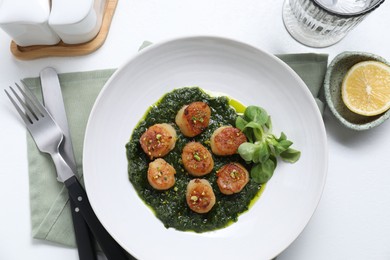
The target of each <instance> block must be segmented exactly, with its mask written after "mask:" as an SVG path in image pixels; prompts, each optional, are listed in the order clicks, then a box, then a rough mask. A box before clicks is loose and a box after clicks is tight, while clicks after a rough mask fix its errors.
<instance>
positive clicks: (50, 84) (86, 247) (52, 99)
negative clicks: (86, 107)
mask: <svg viewBox="0 0 390 260" xmlns="http://www.w3.org/2000/svg"><path fill="white" fill-rule="evenodd" d="M40 79H41V86H42V95H43V100H44V104H45V107H46V108H47V110H48V111H49V113H50V114H51V115H52V117H53V118H54V120H55V121H56V122H57V124H58V126H59V127H60V128H61V130H62V132H63V134H64V140H63V141H62V143H61V146H60V153H61V155H62V157H63V158H64V160H65V162H66V163H67V164H68V165H69V167H70V168H71V169H72V171H73V172H77V166H76V160H75V157H74V152H73V145H72V140H71V136H70V131H69V127H68V119H67V116H66V111H65V107H64V104H63V97H62V91H61V86H60V82H59V79H58V75H57V72H56V70H55V69H53V68H45V69H43V70H42V71H41V72H40ZM69 202H70V207H71V212H72V220H73V226H74V231H75V236H76V244H77V249H78V254H79V258H80V260H96V259H97V258H96V251H95V248H94V243H93V239H92V236H91V233H90V230H89V228H88V225H87V223H86V222H85V220H84V218H83V216H82V215H81V214H80V213H79V212H77V211H76V208H77V206H76V204H75V203H74V201H73V200H72V199H70V200H69Z"/></svg>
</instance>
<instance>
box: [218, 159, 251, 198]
mask: <svg viewBox="0 0 390 260" xmlns="http://www.w3.org/2000/svg"><path fill="white" fill-rule="evenodd" d="M248 182H249V173H248V171H247V170H246V169H245V167H244V166H242V165H241V164H239V163H228V164H225V165H224V166H222V167H221V168H220V169H219V170H218V171H217V184H218V187H219V190H220V191H221V192H222V193H223V194H226V195H231V194H234V193H238V192H240V191H242V189H243V188H244V187H245V185H246V184H247V183H248Z"/></svg>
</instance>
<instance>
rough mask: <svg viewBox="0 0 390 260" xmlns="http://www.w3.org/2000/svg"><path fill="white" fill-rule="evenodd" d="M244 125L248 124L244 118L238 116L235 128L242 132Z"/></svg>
mask: <svg viewBox="0 0 390 260" xmlns="http://www.w3.org/2000/svg"><path fill="white" fill-rule="evenodd" d="M246 124H248V122H247V121H246V120H245V119H244V118H242V117H241V116H238V117H237V118H236V127H237V128H238V129H240V130H241V131H243V130H244V128H245V126H246Z"/></svg>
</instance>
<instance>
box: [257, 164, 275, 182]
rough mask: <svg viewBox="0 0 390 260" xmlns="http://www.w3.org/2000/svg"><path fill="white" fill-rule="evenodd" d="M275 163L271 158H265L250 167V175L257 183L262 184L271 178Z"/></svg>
mask: <svg viewBox="0 0 390 260" xmlns="http://www.w3.org/2000/svg"><path fill="white" fill-rule="evenodd" d="M275 167H276V165H275V163H274V161H273V160H272V159H268V160H266V161H265V162H264V163H258V164H256V165H255V166H253V167H252V169H251V177H252V178H253V180H254V181H255V182H257V183H260V184H263V183H266V182H267V181H268V180H269V179H271V177H272V175H273V173H274V171H275Z"/></svg>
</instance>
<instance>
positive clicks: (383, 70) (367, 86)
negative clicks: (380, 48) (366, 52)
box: [341, 61, 390, 116]
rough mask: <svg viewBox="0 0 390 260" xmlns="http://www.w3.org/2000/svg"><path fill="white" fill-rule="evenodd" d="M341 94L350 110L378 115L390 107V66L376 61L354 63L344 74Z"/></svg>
mask: <svg viewBox="0 0 390 260" xmlns="http://www.w3.org/2000/svg"><path fill="white" fill-rule="evenodd" d="M341 96H342V99H343V102H344V104H345V105H346V106H347V107H348V108H349V109H350V110H351V111H352V112H355V113H357V114H360V115H364V116H375V115H379V114H381V113H383V112H385V111H386V110H388V109H389V108H390V66H388V65H386V64H384V63H382V62H378V61H363V62H359V63H357V64H355V65H354V66H353V67H352V68H351V69H350V70H349V71H348V72H347V74H346V75H345V77H344V80H343V83H342V86H341Z"/></svg>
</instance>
